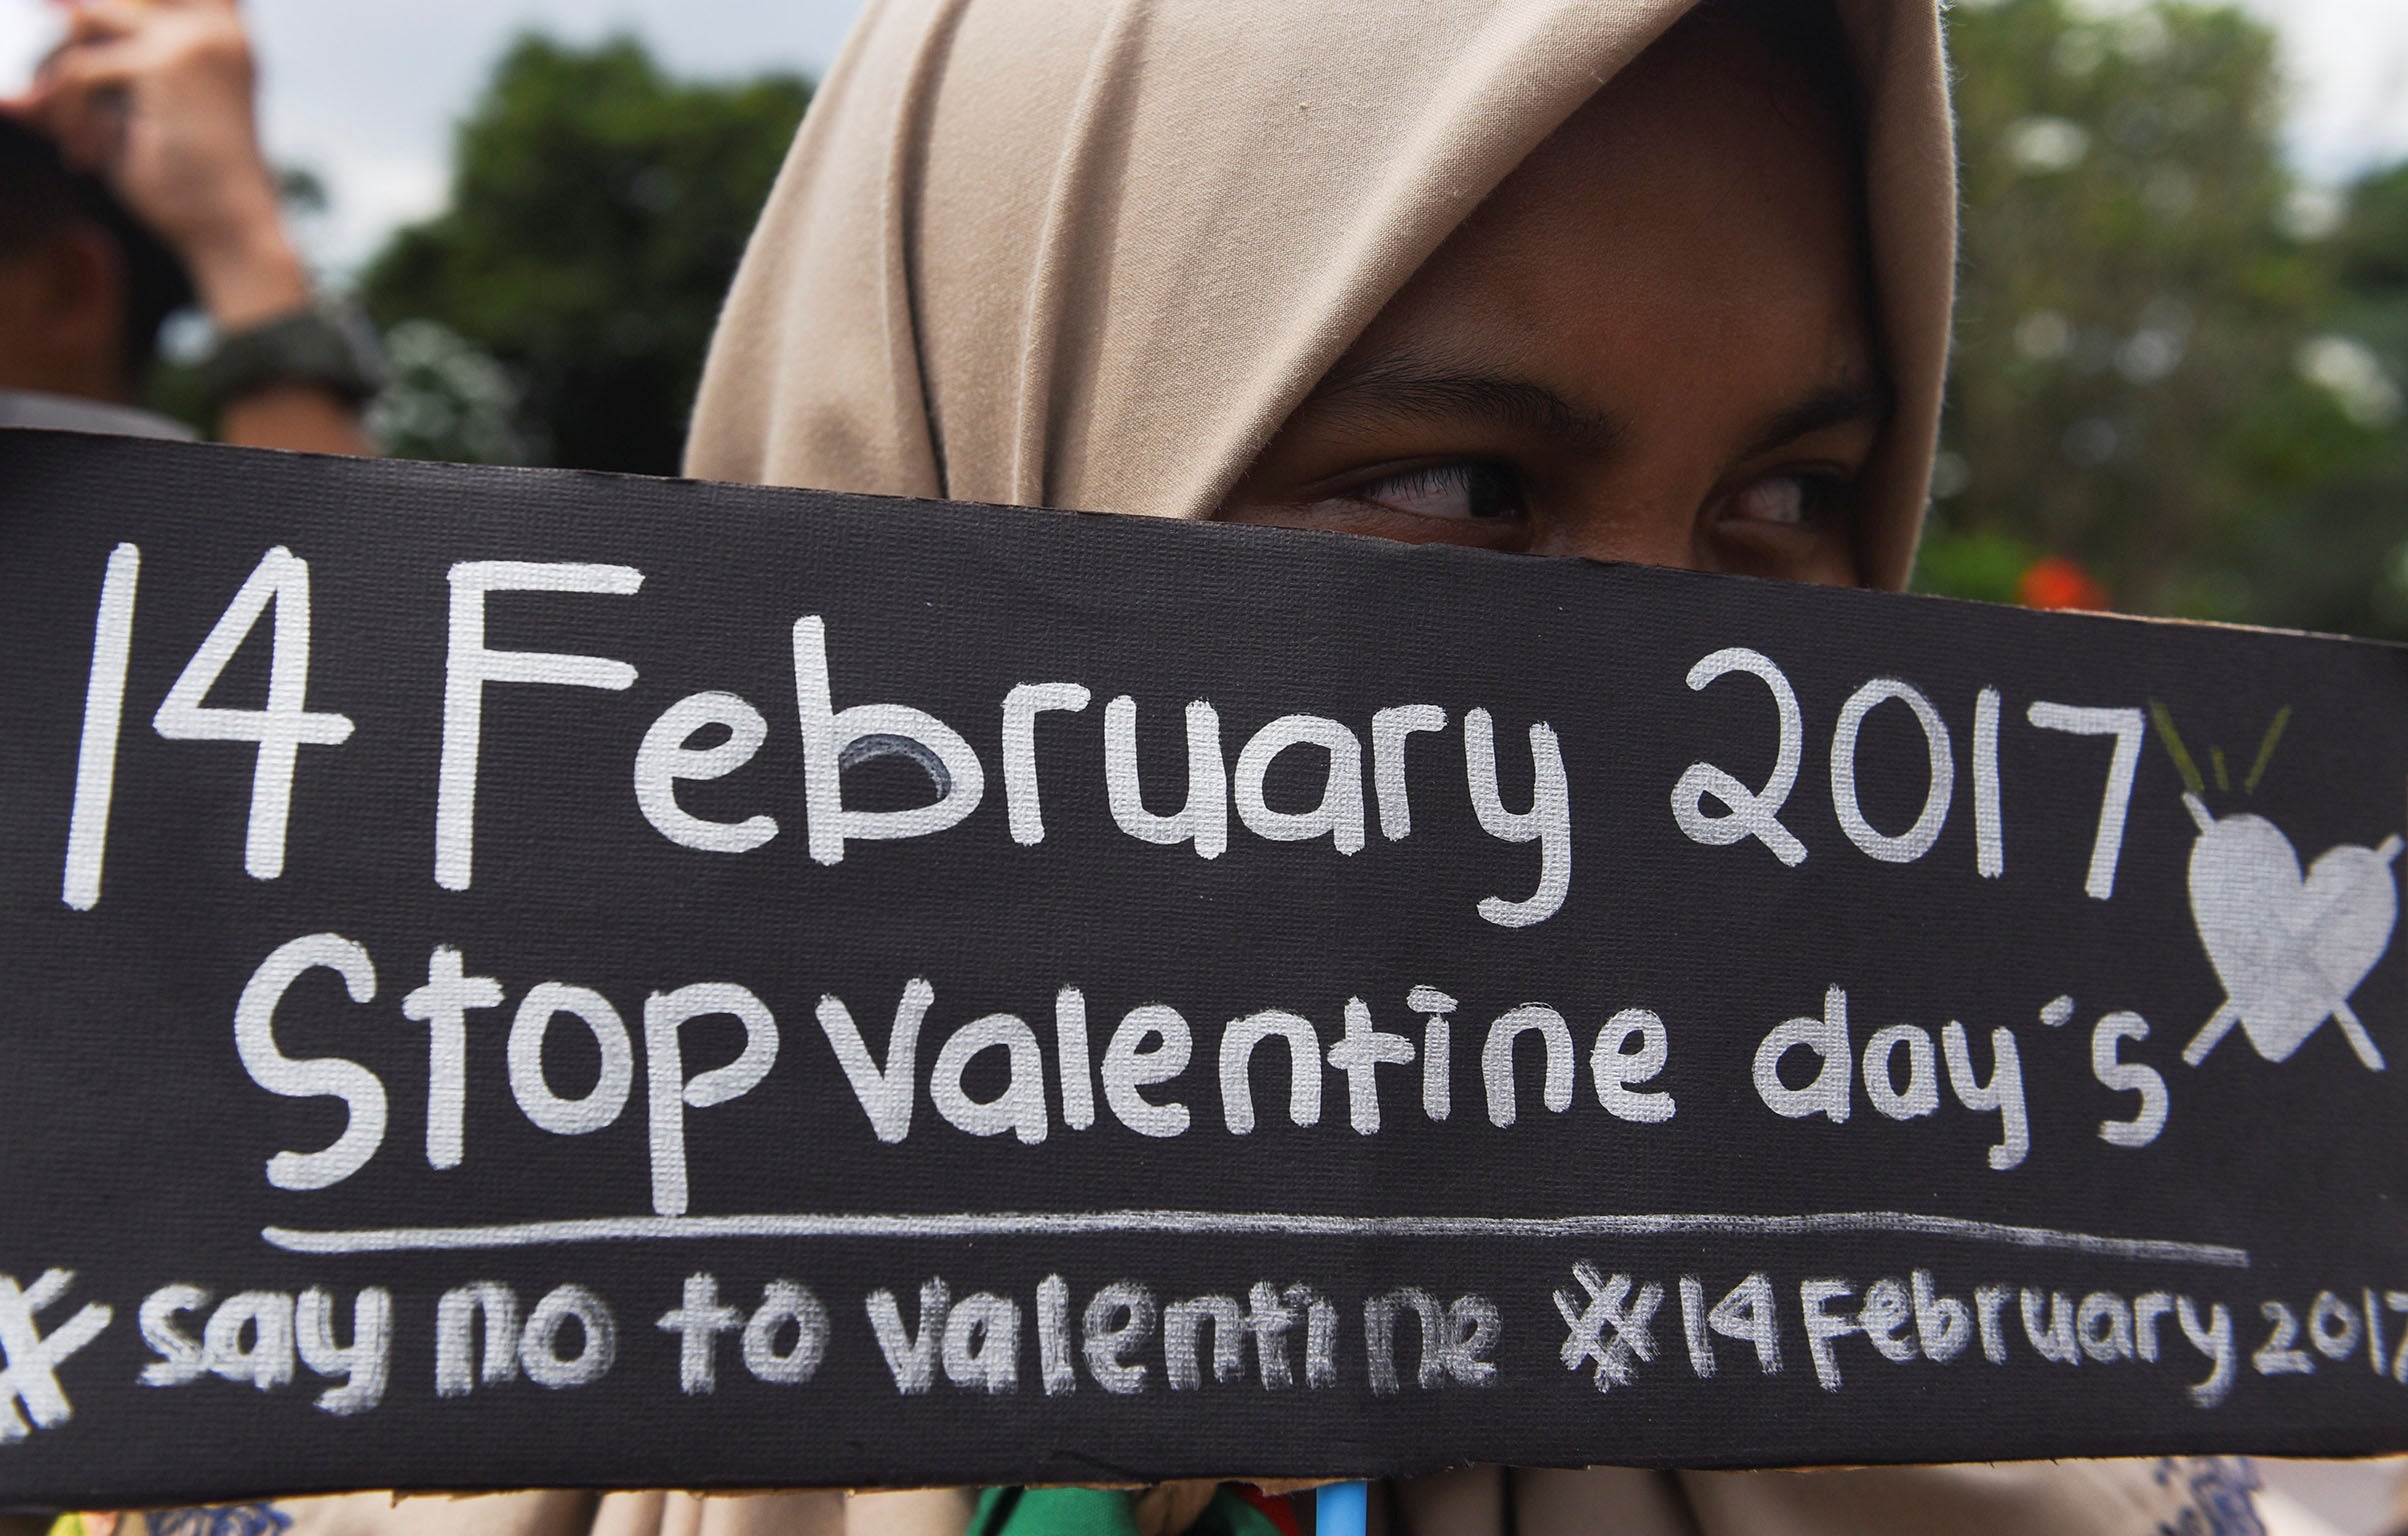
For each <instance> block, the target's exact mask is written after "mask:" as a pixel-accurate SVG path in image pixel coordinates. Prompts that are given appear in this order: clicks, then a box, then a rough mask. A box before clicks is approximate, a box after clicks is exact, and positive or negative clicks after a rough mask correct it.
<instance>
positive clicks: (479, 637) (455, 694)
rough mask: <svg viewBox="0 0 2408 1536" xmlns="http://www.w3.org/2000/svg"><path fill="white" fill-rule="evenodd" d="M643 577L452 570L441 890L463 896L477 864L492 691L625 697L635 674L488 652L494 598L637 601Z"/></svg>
mask: <svg viewBox="0 0 2408 1536" xmlns="http://www.w3.org/2000/svg"><path fill="white" fill-rule="evenodd" d="M643 584H644V573H643V572H641V571H639V570H637V569H635V568H634V567H633V566H628V565H573V564H559V563H552V564H547V563H544V562H541V561H533V560H463V561H461V562H460V563H459V564H458V565H455V566H453V567H452V568H451V640H450V649H449V650H448V651H447V652H446V653H445V655H444V660H443V763H442V767H441V768H440V770H439V771H438V773H437V777H436V792H435V883H436V884H437V885H440V886H442V887H443V888H444V889H445V890H447V891H465V890H467V889H468V882H469V877H470V874H471V872H472V866H473V864H474V860H475V852H476V835H477V751H478V746H479V743H480V742H481V741H482V739H483V737H484V729H485V685H486V684H487V683H551V684H555V685H557V686H559V687H563V688H606V689H611V690H614V691H616V690H620V689H625V688H627V687H629V686H631V685H632V684H633V683H634V682H635V668H633V667H631V666H629V665H628V664H627V663H625V662H623V661H613V660H611V659H610V658H609V657H606V656H571V655H562V654H558V653H555V652H549V651H489V650H487V649H485V594H486V593H488V592H579V593H593V594H597V595H603V596H610V597H629V596H633V595H634V593H635V591H636V589H637V588H638V587H641V586H642V585H643Z"/></svg>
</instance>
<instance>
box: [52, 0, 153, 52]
mask: <svg viewBox="0 0 2408 1536" xmlns="http://www.w3.org/2000/svg"><path fill="white" fill-rule="evenodd" d="M150 11H151V7H150V6H148V5H144V4H140V3H138V0H83V3H82V4H80V5H75V6H72V7H70V8H69V9H68V11H67V40H66V42H65V43H64V44H62V45H61V46H62V48H63V49H66V48H74V47H77V46H79V45H81V44H84V43H94V42H109V41H112V40H114V39H116V38H120V37H125V36H127V35H129V34H131V33H135V32H139V31H141V30H142V28H143V26H144V25H145V24H146V23H147V22H148V21H149V20H150Z"/></svg>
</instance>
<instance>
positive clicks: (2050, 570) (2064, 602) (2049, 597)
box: [2015, 555, 2109, 612]
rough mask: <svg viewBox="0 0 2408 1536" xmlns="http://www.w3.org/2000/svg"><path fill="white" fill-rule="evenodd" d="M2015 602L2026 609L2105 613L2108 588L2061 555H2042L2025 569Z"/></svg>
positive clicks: (2017, 586) (2016, 588)
mask: <svg viewBox="0 0 2408 1536" xmlns="http://www.w3.org/2000/svg"><path fill="white" fill-rule="evenodd" d="M2015 600H2016V601H2017V602H2019V603H2021V604H2023V605H2024V606H2025V607H2026V608H2087V609H2092V610H2096V611H2098V612H2105V611H2106V610H2107V608H2108V606H2109V604H2108V601H2107V589H2106V588H2105V587H2102V586H2100V585H2099V584H2098V582H2097V581H2095V580H2093V579H2092V578H2091V574H2090V573H2089V572H2088V571H2086V570H2084V569H2082V568H2081V567H2080V566H2078V565H2076V564H2074V562H2072V561H2071V560H2068V559H2066V558H2064V557H2063V556H2062V555H2043V556H2041V557H2040V558H2039V559H2037V560H2035V561H2033V562H2032V563H2031V564H2030V565H2029V566H2027V567H2025V569H2024V573H2023V578H2022V580H2020V581H2018V582H2017V583H2016V584H2015Z"/></svg>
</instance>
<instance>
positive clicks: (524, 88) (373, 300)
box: [360, 35, 811, 474]
mask: <svg viewBox="0 0 2408 1536" xmlns="http://www.w3.org/2000/svg"><path fill="white" fill-rule="evenodd" d="M810 99H811V87H810V84H809V82H807V81H805V80H803V79H801V78H800V77H797V76H792V75H764V76H761V77H759V78H756V79H752V80H745V81H737V82H733V83H728V84H691V83H682V82H677V81H673V80H670V79H668V78H667V77H666V76H664V75H663V73H662V72H661V70H660V68H659V67H658V66H657V65H656V64H655V63H654V62H653V60H652V59H651V57H650V56H649V55H648V54H647V53H646V52H645V50H644V48H643V46H642V45H641V44H640V43H638V42H636V41H634V40H633V39H631V38H616V39H613V40H611V41H608V42H605V43H602V44H600V45H599V46H597V47H593V48H575V47H570V46H568V45H565V44H562V43H558V42H554V41H551V40H548V39H545V38H543V37H540V36H535V35H526V36H522V37H520V38H519V39H518V40H517V42H515V43H514V44H513V45H512V46H511V48H510V49H509V51H508V52H507V53H505V54H504V55H503V57H502V59H501V61H500V63H499V64H498V65H497V66H496V67H495V70H494V73H493V77H492V79H491V81H490V82H489V83H488V85H487V86H486V88H485V93H484V95H483V96H482V97H481V98H480V99H479V100H478V102H477V103H476V104H475V106H474V107H472V108H471V110H470V112H469V114H468V117H467V119H466V120H465V121H464V122H463V123H462V124H461V125H460V128H459V130H458V135H457V139H456V141H455V145H454V150H453V169H452V188H451V206H450V207H449V209H448V210H447V211H446V212H444V213H443V214H441V215H439V216H437V217H436V218H433V219H430V220H428V221H427V222H425V223H423V224H418V225H414V226H411V227H410V228H407V229H404V230H401V231H400V232H398V233H397V234H396V235H395V236H394V237H393V239H392V241H391V242H390V243H389V244H388V245H387V246H386V247H385V249H384V250H383V251H382V252H380V253H379V254H378V255H377V256H376V258H375V259H374V260H373V261H372V262H371V263H370V264H369V265H368V267H367V268H366V270H365V271H364V272H363V274H362V277H361V283H360V293H361V297H362V299H363V300H364V301H365V302H366V304H367V306H368V308H369V312H370V313H371V314H372V315H373V316H374V317H375V318H376V319H377V320H378V322H379V323H380V324H382V325H384V326H385V327H387V328H388V329H389V331H390V333H391V335H392V337H393V340H394V342H395V348H396V351H397V352H400V351H407V352H408V354H409V355H408V356H407V357H403V358H400V359H399V361H400V362H402V363H403V364H404V366H403V367H402V368H401V370H400V377H399V381H398V388H397V390H396V391H395V392H393V393H391V394H389V395H388V397H387V398H386V400H384V401H382V402H380V404H379V407H378V419H379V424H380V425H381V426H383V427H384V428H385V429H386V432H387V434H388V441H389V443H390V444H391V445H392V446H393V447H394V448H395V449H396V450H397V451H402V452H410V453H417V454H422V455H425V456H428V457H461V458H493V457H506V458H516V459H520V460H523V461H529V462H543V463H552V464H566V465H574V466H578V467H581V468H588V469H618V470H634V471H639V472H643V473H648V474H674V473H675V472H676V470H677V465H678V456H679V452H680V449H681V447H682V445H683V443H684V440H685V430H686V415H687V412H688V410H689V408H690V407H691V405H692V403H693V398H694V386H695V382H696V380H697V378H698V377H699V375H700V373H701V368H702V355H703V348H704V345H705V343H706V342H707V341H708V340H709V338H710V332H711V325H712V322H713V320H714V319H715V318H716V316H717V314H718V311H719V301H720V298H721V296H722V295H724V294H725V293H726V292H727V285H728V280H729V279H730V278H731V277H732V276H733V275H734V273H735V269H736V261H737V258H738V257H739V256H740V255H741V254H742V253H743V250H744V242H745V239H746V237H747V236H748V235H749V234H750V233H751V232H752V226H753V221H754V219H755V218H756V217H757V216H758V215H759V213H760V209H761V204H762V201H763V199H765V198H766V197H767V196H768V193H769V184H770V182H771V180H772V179H773V178H774V177H775V175H776V174H777V168H778V165H779V163H780V162H781V161H782V160H783V158H784V156H785V153H786V148H787V146H788V144H789V143H791V142H792V140H793V138H794V129H795V125H796V123H797V122H799V121H800V120H801V118H802V115H803V109H804V107H805V106H806V105H807V104H808V103H809V101H810ZM407 322H420V323H421V328H417V329H411V328H408V326H407V324H406V323H407ZM405 341H406V342H407V346H406V347H404V346H403V343H404V342H405ZM486 359H490V361H491V362H492V363H498V364H499V365H500V367H501V369H502V370H505V372H504V373H502V374H498V375H497V374H496V373H494V372H493V371H492V370H491V368H490V366H489V364H488V363H487V362H486V361H485V360H486Z"/></svg>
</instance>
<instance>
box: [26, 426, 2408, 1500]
mask: <svg viewBox="0 0 2408 1536" xmlns="http://www.w3.org/2000/svg"><path fill="white" fill-rule="evenodd" d="M0 590H4V591H5V597H4V598H0V655H5V656H6V657H7V658H8V662H7V667H6V671H5V677H4V680H0V722H4V723H0V966H4V967H5V975H6V985H5V986H4V987H0V1080H4V1081H5V1084H6V1097H5V1109H4V1110H0V1191H4V1200H5V1204H4V1205H0V1357H4V1359H0V1372H4V1374H0V1503H20V1504H43V1503H59V1504H70V1505H84V1506H96V1505H106V1504H125V1503H141V1502H147V1501H167V1500H189V1499H215V1498H225V1497H233V1496H239V1495H252V1494H261V1493H268V1492H296V1493H297V1492H305V1491H314V1490H327V1489H340V1488H355V1487H388V1486H391V1487H405V1488H408V1487H419V1488H452V1489H469V1488H507V1487H521V1486H559V1485H587V1486H669V1487H684V1488H708V1487H765V1486H801V1485H831V1484H846V1485H855V1486H870V1485H899V1484H929V1483H982V1482H1068V1481H1128V1480H1132V1479H1139V1478H1155V1477H1163V1476H1169V1475H1257V1476H1271V1475H1355V1474H1366V1473H1392V1472H1404V1471H1412V1470H1419V1469H1427V1468H1432V1467H1436V1466H1439V1465H1443V1464H1446V1463H1450V1462H1462V1461H1473V1460H1485V1461H1502V1462H1515V1463H1524V1464H1594V1463H1628V1464H1659V1465H1660V1464H1677V1465H1687V1466H1764V1465H1784V1464H1813V1463H1833V1462H1891V1461H1923V1460H1955V1459H2001V1458H2010V1457H2030V1456H2053V1455H2104V1454H2119V1453H2139V1452H2174V1451H2208V1450H2249V1451H2259V1452H2268V1453H2289V1454H2316V1455H2342V1454H2352V1453H2364V1452H2375V1451H2392V1450H2402V1449H2408V1229H2404V1227H2403V1220H2402V1212H2401V1207H2400V1202H2399V1198H2398V1197H2399V1196H2400V1194H2401V1192H2402V1191H2403V1189H2408V1178H2404V1177H2403V1174H2404V1172H2408V1136H2403V1134H2402V1126H2403V1124H2404V1123H2408V971H2404V969H2403V964H2402V960H2401V957H2400V954H2399V953H2398V950H2397V946H2395V944H2394V942H2393V940H2394V932H2393V930H2394V927H2395V918H2396V915H2397V905H2398V878H2399V876H2398V864H2399V860H2398V857H2397V856H2398V854H2399V852H2400V847H2401V831H2402V826H2403V812H2404V810H2408V652H2403V651H2401V650H2398V649H2395V648H2389V647H2383V646H2377V645H2371V644H2360V643H2353V642H2345V641H2339V640H2330V639H2318V638H2310V637H2304V636H2293V635H2281V634H2268V633H2253V632H2245V631H2237V630H2221V629H2210V628H2203V627H2193V626H2184V625H2174V624H2161V623H2143V622H2133V621H2123V620H2113V619H2104V618H2090V617H2068V616H2043V615H2036V614H2029V613H2023V612H2017V611H2011V610H2005V609H1993V608H1985V607H1978V606H1969V605H1962V604H1953V603H1946V602H1938V601H1929V600H1921V599H1907V598H1898V597H1889V596H1880V595H1872V594H1866V593H1861V592H1854V591H1831V590H1817V589H1809V588H1800V587H1786V586H1776V585H1768V584H1764V583H1758V582H1751V581H1745V580H1736V579H1727V578H1717V577H1701V576H1692V575H1683V574H1677V573H1668V572H1662V571H1650V570H1641V569H1635V568H1621V567H1600V566H1594V565H1589V564H1584V563H1578V562H1557V561H1542V560H1530V559H1517V558H1509V557H1501V556H1494V555H1488V554H1482V553H1474V552H1465V551H1453V550H1441V549H1432V548H1407V547H1403V546H1397V545H1389V544H1383V543H1378V542H1375V541H1370V540H1358V539H1347V538H1338V537H1327V536H1318V535H1301V534H1291V533H1281V532H1272V531H1259V530H1246V529H1237V528H1230V527H1219V526H1202V527H1198V526H1187V525H1179V524H1171V523H1161V522H1154V521H1149V520H1144V519H1136V518H1109V517H1093V516H1076V515H1064V514H1053V513H1035V512H1027V511H1011V510H997V509H993V508H982V507H963V506H952V505H942V504H931V503H915V502H901V501H888V500H877V499H869V498H861V497H846V496H831V495H819V494H811V493H802V492H790V491H763V490H757V489H749V488H740V487H730V486H718V485H699V484H683V483H674V482H654V481H642V480H632V479H619V478H611V477H603V476H594V475H579V474H568V473H529V472H514V471H491V470H476V469H463V468H453V467H440V466H431V465H411V464H397V463H351V462H342V461H335V460H325V459H313V458H303V457H293V456H284V455H270V454H260V453H245V452H240V451H234V450H225V449H209V448H195V447H180V446H167V445H155V444H144V443H130V442H112V441H105V440H100V439H77V438H72V437H65V436H45V435H38V434H30V433H0Z"/></svg>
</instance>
